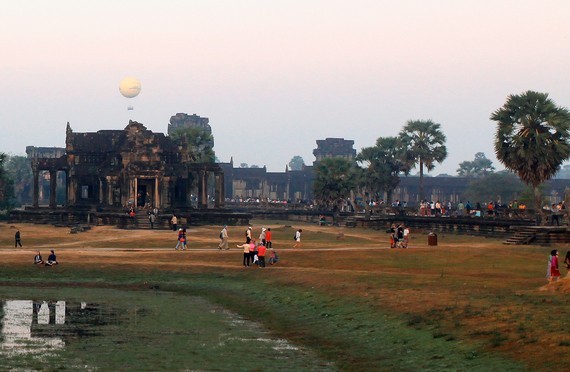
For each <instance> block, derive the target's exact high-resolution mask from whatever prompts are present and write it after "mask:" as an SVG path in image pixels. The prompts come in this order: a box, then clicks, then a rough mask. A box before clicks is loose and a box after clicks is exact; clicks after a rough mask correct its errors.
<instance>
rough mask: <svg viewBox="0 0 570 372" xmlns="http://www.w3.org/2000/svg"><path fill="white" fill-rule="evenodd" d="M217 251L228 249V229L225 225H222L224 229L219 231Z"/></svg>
mask: <svg viewBox="0 0 570 372" xmlns="http://www.w3.org/2000/svg"><path fill="white" fill-rule="evenodd" d="M218 249H219V250H222V249H225V250H227V249H230V248H229V247H228V227H227V226H226V225H224V228H223V229H222V231H220V244H218Z"/></svg>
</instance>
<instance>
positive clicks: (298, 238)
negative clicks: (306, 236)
mask: <svg viewBox="0 0 570 372" xmlns="http://www.w3.org/2000/svg"><path fill="white" fill-rule="evenodd" d="M302 232H303V230H302V229H299V230H297V231H296V232H295V237H294V239H295V245H293V248H301V233H302Z"/></svg>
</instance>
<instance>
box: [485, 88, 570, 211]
mask: <svg viewBox="0 0 570 372" xmlns="http://www.w3.org/2000/svg"><path fill="white" fill-rule="evenodd" d="M491 120H493V121H496V122H497V132H496V135H495V153H496V155H497V159H498V160H499V161H500V162H501V163H503V164H504V165H505V167H506V168H507V169H510V170H511V171H513V172H515V173H516V174H517V175H518V176H519V178H520V179H521V180H522V181H524V182H525V183H526V184H527V185H530V186H532V188H533V192H534V202H535V208H536V210H537V212H538V211H540V210H541V208H540V204H541V200H540V199H541V194H540V189H539V185H540V184H541V183H543V182H544V181H546V180H548V179H550V178H551V177H552V176H554V175H555V174H556V172H557V171H558V168H559V167H560V165H561V164H562V162H563V161H564V160H566V159H568V157H569V156H570V145H569V143H568V141H569V139H570V133H569V132H568V130H569V129H570V111H568V109H566V108H563V107H558V106H556V104H555V103H554V102H553V101H552V100H551V99H550V98H548V94H547V93H539V92H533V91H530V90H529V91H526V92H524V93H522V94H520V95H510V96H508V97H507V101H506V102H505V104H504V105H503V107H501V108H499V109H497V110H496V111H495V112H493V114H492V115H491Z"/></svg>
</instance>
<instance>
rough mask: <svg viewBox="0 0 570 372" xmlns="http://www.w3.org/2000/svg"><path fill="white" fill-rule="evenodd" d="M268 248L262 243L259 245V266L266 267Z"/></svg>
mask: <svg viewBox="0 0 570 372" xmlns="http://www.w3.org/2000/svg"><path fill="white" fill-rule="evenodd" d="M266 251H267V248H266V247H265V246H264V245H263V244H261V245H259V246H258V247H257V258H258V259H259V267H265V252H266Z"/></svg>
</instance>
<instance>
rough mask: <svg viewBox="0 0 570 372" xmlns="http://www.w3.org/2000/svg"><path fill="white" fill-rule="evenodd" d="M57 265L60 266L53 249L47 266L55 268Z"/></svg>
mask: <svg viewBox="0 0 570 372" xmlns="http://www.w3.org/2000/svg"><path fill="white" fill-rule="evenodd" d="M57 264H58V262H57V258H56V257H55V252H54V251H53V249H52V250H51V253H50V255H49V256H48V259H47V261H46V266H53V265H57Z"/></svg>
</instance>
